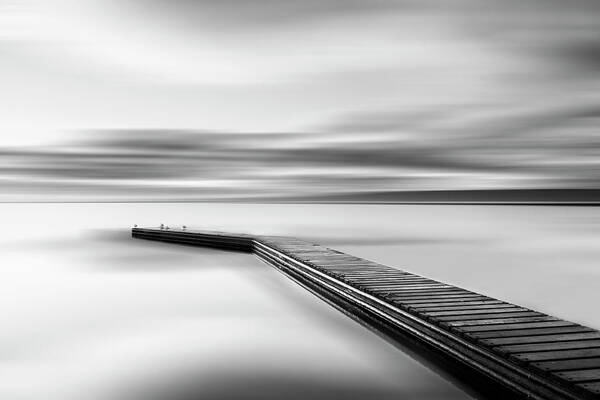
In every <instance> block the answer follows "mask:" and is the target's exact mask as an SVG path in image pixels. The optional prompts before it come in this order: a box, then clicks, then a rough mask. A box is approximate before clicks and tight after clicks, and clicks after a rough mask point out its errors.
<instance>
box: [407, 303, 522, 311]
mask: <svg viewBox="0 0 600 400" xmlns="http://www.w3.org/2000/svg"><path fill="white" fill-rule="evenodd" d="M515 307H516V306H515V305H514V304H508V303H498V304H481V305H459V306H439V307H411V308H412V309H413V310H415V311H421V312H438V311H469V310H498V309H505V310H506V309H511V308H515Z"/></svg>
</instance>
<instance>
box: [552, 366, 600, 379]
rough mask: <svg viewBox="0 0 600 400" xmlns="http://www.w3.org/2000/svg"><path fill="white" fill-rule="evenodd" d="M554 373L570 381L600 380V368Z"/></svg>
mask: <svg viewBox="0 0 600 400" xmlns="http://www.w3.org/2000/svg"><path fill="white" fill-rule="evenodd" d="M553 375H555V376H558V377H559V378H562V379H564V380H567V381H569V382H585V381H600V368H594V369H585V370H578V371H563V372H554V373H553Z"/></svg>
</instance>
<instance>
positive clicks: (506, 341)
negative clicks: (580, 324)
mask: <svg viewBox="0 0 600 400" xmlns="http://www.w3.org/2000/svg"><path fill="white" fill-rule="evenodd" d="M588 339H600V332H584V333H565V334H559V335H541V336H528V337H513V338H499V339H485V340H482V341H481V343H484V344H487V345H489V346H504V345H510V344H527V343H547V342H572V341H575V340H577V341H583V340H588Z"/></svg>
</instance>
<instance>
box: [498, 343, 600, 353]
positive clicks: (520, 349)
mask: <svg viewBox="0 0 600 400" xmlns="http://www.w3.org/2000/svg"><path fill="white" fill-rule="evenodd" d="M593 347H598V348H600V340H579V341H573V342H554V343H535V344H515V345H503V346H496V347H495V348H494V350H497V351H500V352H503V353H527V352H529V353H533V352H538V351H555V350H575V349H590V348H593Z"/></svg>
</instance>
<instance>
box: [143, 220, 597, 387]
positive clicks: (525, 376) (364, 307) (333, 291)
mask: <svg viewBox="0 0 600 400" xmlns="http://www.w3.org/2000/svg"><path fill="white" fill-rule="evenodd" d="M132 235H133V237H136V238H141V239H150V240H158V241H163V242H172V243H179V244H188V245H196V246H208V247H217V248H223V249H231V250H238V251H244V252H250V253H254V254H255V255H257V256H258V257H259V258H261V259H262V260H264V261H265V262H267V263H269V264H271V265H273V266H275V267H276V268H278V269H280V270H281V271H283V272H284V273H285V274H287V275H288V276H290V277H291V278H293V279H294V280H296V281H298V282H299V283H301V284H302V285H304V286H305V287H307V288H308V289H310V290H311V291H313V292H314V293H316V294H318V295H319V296H320V297H322V298H324V299H326V300H327V301H329V302H331V303H332V304H334V305H336V306H337V307H338V308H340V309H342V310H343V311H344V312H346V313H348V314H350V315H351V316H353V317H354V318H356V319H359V320H361V321H363V322H365V323H366V324H368V325H369V326H372V327H375V328H376V329H378V330H379V331H381V332H382V333H384V334H385V335H387V336H388V337H390V338H392V339H394V340H400V341H406V340H408V341H411V342H412V343H416V344H418V345H419V346H424V347H425V348H427V349H428V350H429V351H431V352H432V353H434V354H435V355H436V356H439V357H441V358H442V359H443V360H445V361H447V362H448V363H449V365H453V366H457V367H460V368H458V369H456V370H455V371H456V372H457V373H459V374H461V375H463V376H465V375H467V376H470V377H471V379H473V383H474V384H475V383H479V384H487V383H493V384H495V385H497V386H498V387H499V388H501V389H502V390H504V391H506V393H510V395H511V396H512V398H530V399H600V332H598V331H597V330H594V329H591V328H588V327H585V326H582V325H579V324H576V323H573V322H569V321H565V320H561V319H558V318H555V317H552V316H549V315H546V314H543V313H541V312H537V311H534V310H530V309H527V308H525V307H521V306H518V305H515V304H510V303H507V302H504V301H501V300H497V299H494V298H491V297H488V296H485V295H482V294H479V293H475V292H471V291H468V290H465V289H461V288H459V287H456V286H452V285H448V284H446V283H443V282H438V281H435V280H432V279H429V278H425V277H423V276H419V275H416V274H412V273H410V272H407V271H403V270H399V269H396V268H392V267H388V266H385V265H381V264H378V263H375V262H372V261H368V260H365V259H361V258H358V257H354V256H352V255H349V254H345V253H342V252H340V251H337V250H333V249H330V248H327V247H324V246H321V245H318V244H314V243H310V242H306V241H303V240H299V239H295V238H289V237H275V236H251V235H243V234H228V233H222V232H207V231H196V230H183V229H169V230H167V229H160V228H134V229H133V230H132ZM486 382H487V383H486ZM505 398H506V397H505Z"/></svg>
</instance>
